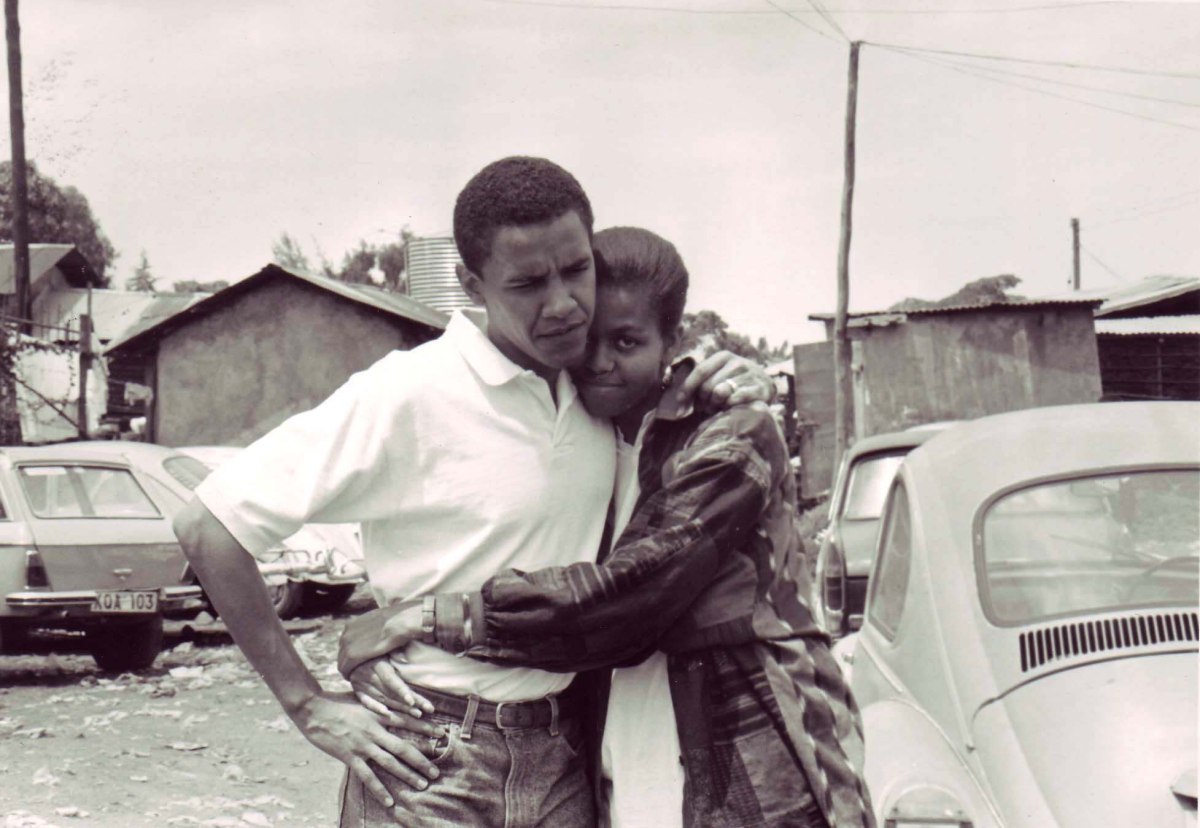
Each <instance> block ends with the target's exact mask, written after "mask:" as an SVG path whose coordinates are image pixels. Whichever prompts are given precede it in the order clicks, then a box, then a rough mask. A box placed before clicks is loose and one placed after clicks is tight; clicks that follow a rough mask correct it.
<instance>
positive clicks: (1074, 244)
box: [1071, 218, 1080, 290]
mask: <svg viewBox="0 0 1200 828" xmlns="http://www.w3.org/2000/svg"><path fill="white" fill-rule="evenodd" d="M1071 251H1072V253H1073V267H1072V268H1071V289H1072V290H1079V282H1080V279H1079V219H1077V218H1073V219H1071Z"/></svg>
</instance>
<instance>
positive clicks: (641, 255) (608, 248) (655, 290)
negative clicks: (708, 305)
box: [592, 227, 688, 337]
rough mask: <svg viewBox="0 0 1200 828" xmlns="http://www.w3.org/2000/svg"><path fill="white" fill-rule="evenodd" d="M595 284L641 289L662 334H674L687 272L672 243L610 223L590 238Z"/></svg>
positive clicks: (686, 280)
mask: <svg viewBox="0 0 1200 828" xmlns="http://www.w3.org/2000/svg"><path fill="white" fill-rule="evenodd" d="M592 251H593V252H594V253H595V257H596V287H597V288H601V289H602V288H606V287H624V288H637V289H645V290H646V291H647V293H648V294H649V296H650V301H651V302H653V303H654V311H655V313H657V314H658V329H659V331H660V332H661V333H662V335H663V336H664V337H671V336H674V335H675V330H676V329H677V328H678V327H679V323H680V322H681V321H682V319H683V307H684V305H686V304H687V291H688V272H687V268H686V267H685V266H684V264H683V258H682V257H681V256H680V255H679V251H678V250H676V249H675V245H673V244H671V243H670V242H669V241H667V240H666V239H664V238H663V237H662V236H659V235H657V234H655V233H651V232H650V231H649V230H643V229H642V228H640V227H610V228H608V229H607V230H601V231H600V232H599V233H597V234H596V235H595V238H593V239H592Z"/></svg>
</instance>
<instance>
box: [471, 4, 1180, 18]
mask: <svg viewBox="0 0 1200 828" xmlns="http://www.w3.org/2000/svg"><path fill="white" fill-rule="evenodd" d="M481 1H482V2H484V3H497V4H500V5H506V6H545V7H546V8H549V9H591V10H596V11H646V12H667V13H673V14H700V15H732V16H760V17H761V16H763V15H774V14H788V15H792V14H816V15H819V16H822V17H823V16H824V15H823V14H822V12H820V11H816V10H810V9H787V8H781V7H776V9H775V10H774V11H767V10H766V9H696V8H688V7H687V6H650V5H645V4H627V3H583V2H568V0H481ZM1172 2H1173V0H1083V2H1079V3H1045V4H1042V5H1036V6H1014V7H1012V8H994V9H855V8H848V9H828V8H826V9H824V10H823V11H824V13H826V14H850V15H856V16H863V15H872V14H882V15H909V14H920V15H938V14H1011V13H1016V12H1038V11H1063V10H1067V11H1069V10H1071V9H1082V8H1088V7H1092V6H1135V5H1142V6H1144V5H1147V4H1151V3H1155V4H1159V5H1170V4H1171V3H1172ZM772 5H774V4H772Z"/></svg>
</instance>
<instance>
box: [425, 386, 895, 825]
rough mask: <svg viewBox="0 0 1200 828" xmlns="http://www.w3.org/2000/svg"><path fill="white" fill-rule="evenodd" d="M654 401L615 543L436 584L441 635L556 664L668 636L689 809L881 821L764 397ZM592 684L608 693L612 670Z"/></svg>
mask: <svg viewBox="0 0 1200 828" xmlns="http://www.w3.org/2000/svg"><path fill="white" fill-rule="evenodd" d="M660 414H664V416H659V417H657V418H656V419H655V421H654V422H653V423H651V425H650V426H649V428H648V430H647V433H646V435H645V438H644V443H643V449H642V453H641V456H640V457H639V464H638V478H639V483H640V486H641V493H640V497H639V500H638V504H637V507H636V509H635V512H634V515H633V517H632V519H631V521H630V523H629V525H628V526H627V527H626V529H625V531H624V532H623V533H622V535H621V537H620V538H619V539H618V541H617V543H616V545H615V546H614V547H613V549H612V550H611V552H610V553H609V554H608V555H607V556H605V557H604V558H603V559H602V561H601V562H600V563H596V564H589V563H578V564H572V565H570V566H566V567H552V568H547V569H541V570H537V571H535V572H520V571H517V570H507V571H505V572H501V573H499V574H497V575H496V576H494V577H493V578H491V579H490V580H489V581H488V582H487V583H486V584H485V585H484V586H483V589H482V590H481V592H480V593H476V594H466V595H463V594H443V595H439V596H438V600H437V616H438V618H437V637H438V643H439V644H440V645H442V646H444V647H447V648H448V649H452V650H458V651H465V654H466V655H470V656H472V657H475V658H482V659H486V660H491V661H498V662H504V663H514V664H521V665H526V666H531V667H540V668H543V669H548V670H559V671H579V670H587V669H590V668H607V667H611V666H620V665H622V664H636V663H638V662H640V661H641V660H643V659H644V658H645V657H646V656H647V655H649V654H650V653H651V652H653V651H654V650H656V649H657V650H662V651H664V652H665V653H666V654H667V657H668V672H669V677H670V683H671V696H672V702H673V704H674V708H675V717H676V723H677V725H678V728H679V736H680V744H681V748H682V750H683V757H682V758H683V763H684V770H685V779H686V782H685V788H684V803H685V804H684V811H685V813H684V824H685V825H687V826H697V827H699V826H779V825H800V826H806V825H820V824H822V823H826V824H828V825H830V826H836V828H846V827H847V826H868V827H869V826H873V825H874V819H873V816H872V813H871V805H870V800H869V797H868V795H867V792H866V788H865V785H864V783H863V781H862V777H861V775H860V773H861V768H862V758H863V757H862V731H861V723H860V720H859V716H858V710H857V707H856V706H855V703H854V700H853V698H852V696H851V694H850V691H849V688H848V687H847V685H846V683H845V680H844V679H843V677H842V675H841V672H840V670H839V668H838V666H837V664H836V662H835V661H834V659H833V657H832V655H831V653H830V651H829V646H828V639H827V638H826V636H825V634H824V633H823V632H822V631H821V630H820V628H819V627H818V625H817V624H816V623H815V622H814V620H813V616H812V613H811V612H810V609H809V606H808V604H807V599H808V595H809V580H808V576H807V571H806V569H805V566H804V561H803V550H802V544H801V541H800V538H799V535H798V533H797V531H796V526H795V519H796V508H795V483H794V480H793V475H792V472H791V467H790V464H789V461H788V456H787V450H786V447H785V444H784V441H783V437H782V435H781V434H780V432H779V428H778V426H777V425H776V423H775V421H774V418H773V417H772V416H771V414H770V413H769V412H767V411H766V410H765V408H764V407H761V406H756V407H747V406H739V407H736V408H733V409H730V410H728V411H722V412H718V413H715V414H704V413H690V414H687V415H686V416H683V417H682V418H679V419H671V418H669V417H668V416H665V413H664V412H660ZM481 631H482V632H481ZM596 675H599V676H601V677H606V676H608V675H610V671H608V670H602V671H597V674H596ZM599 694H600V698H599V703H600V708H599V709H600V710H601V711H603V710H604V706H603V705H604V701H605V700H606V698H607V686H606V684H604V682H603V681H601V687H600V690H599ZM601 726H602V723H601ZM822 818H823V819H822Z"/></svg>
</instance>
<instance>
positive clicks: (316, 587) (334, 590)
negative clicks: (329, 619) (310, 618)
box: [304, 583, 358, 612]
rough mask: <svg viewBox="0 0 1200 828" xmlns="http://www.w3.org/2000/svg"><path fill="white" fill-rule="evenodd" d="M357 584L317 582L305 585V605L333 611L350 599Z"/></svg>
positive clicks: (323, 610) (314, 608)
mask: <svg viewBox="0 0 1200 828" xmlns="http://www.w3.org/2000/svg"><path fill="white" fill-rule="evenodd" d="M357 586H358V585H357V584H317V583H307V584H305V585H304V587H305V589H304V606H305V607H307V608H308V609H311V610H316V611H318V612H333V611H334V610H337V609H341V607H342V606H343V605H344V604H345V603H346V602H347V601H349V600H350V596H351V595H353V594H354V590H355V588H356V587H357Z"/></svg>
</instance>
